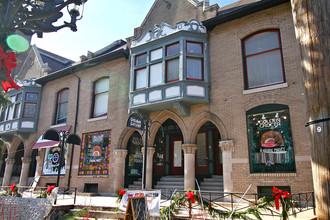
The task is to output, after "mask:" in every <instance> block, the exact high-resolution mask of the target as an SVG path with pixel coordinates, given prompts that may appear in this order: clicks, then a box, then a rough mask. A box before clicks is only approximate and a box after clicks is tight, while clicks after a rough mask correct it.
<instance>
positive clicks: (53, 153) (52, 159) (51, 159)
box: [42, 147, 67, 176]
mask: <svg viewBox="0 0 330 220" xmlns="http://www.w3.org/2000/svg"><path fill="white" fill-rule="evenodd" d="M60 152H61V148H60V147H48V148H46V151H45V160H44V164H43V168H42V175H45V176H48V175H49V176H51V175H54V176H55V175H57V174H58V171H57V169H58V164H59V161H60ZM64 154H67V147H65V148H64ZM65 158H66V157H64V158H63V160H64V164H63V165H62V167H61V175H64V174H65V167H66V159H65Z"/></svg>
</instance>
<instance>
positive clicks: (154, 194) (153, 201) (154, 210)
mask: <svg viewBox="0 0 330 220" xmlns="http://www.w3.org/2000/svg"><path fill="white" fill-rule="evenodd" d="M140 196H145V197H146V200H147V206H148V210H149V213H150V215H151V216H159V206H160V196H161V191H160V190H155V191H142V190H141V191H139V190H127V192H126V193H125V194H124V195H123V198H122V200H121V202H120V206H119V209H120V210H122V211H125V210H126V208H127V202H128V199H129V198H132V197H140Z"/></svg>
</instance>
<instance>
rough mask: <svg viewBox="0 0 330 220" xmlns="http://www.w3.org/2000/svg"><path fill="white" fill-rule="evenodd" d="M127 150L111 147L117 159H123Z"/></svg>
mask: <svg viewBox="0 0 330 220" xmlns="http://www.w3.org/2000/svg"><path fill="white" fill-rule="evenodd" d="M127 152H128V151H127V150H125V149H113V154H114V156H115V157H116V158H117V159H125V158H126V156H127Z"/></svg>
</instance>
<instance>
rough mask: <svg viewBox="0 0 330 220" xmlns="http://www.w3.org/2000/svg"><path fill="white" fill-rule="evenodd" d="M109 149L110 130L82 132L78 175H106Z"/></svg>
mask: <svg viewBox="0 0 330 220" xmlns="http://www.w3.org/2000/svg"><path fill="white" fill-rule="evenodd" d="M110 149H111V130H108V131H98V132H93V133H85V134H83V136H82V145H81V152H80V161H79V171H78V175H80V176H90V175H108V172H109V158H110Z"/></svg>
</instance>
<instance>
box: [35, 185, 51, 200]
mask: <svg viewBox="0 0 330 220" xmlns="http://www.w3.org/2000/svg"><path fill="white" fill-rule="evenodd" d="M54 188H55V186H54V185H51V186H48V187H47V189H46V190H45V191H43V192H42V193H41V194H40V195H39V196H38V197H37V198H47V196H49V195H50V194H51V192H52V191H53V189H54Z"/></svg>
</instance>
